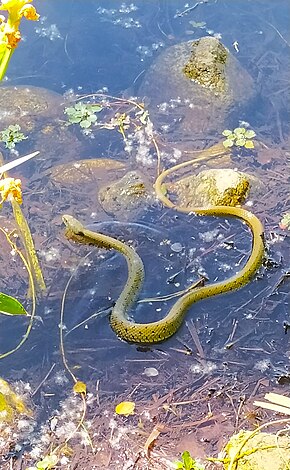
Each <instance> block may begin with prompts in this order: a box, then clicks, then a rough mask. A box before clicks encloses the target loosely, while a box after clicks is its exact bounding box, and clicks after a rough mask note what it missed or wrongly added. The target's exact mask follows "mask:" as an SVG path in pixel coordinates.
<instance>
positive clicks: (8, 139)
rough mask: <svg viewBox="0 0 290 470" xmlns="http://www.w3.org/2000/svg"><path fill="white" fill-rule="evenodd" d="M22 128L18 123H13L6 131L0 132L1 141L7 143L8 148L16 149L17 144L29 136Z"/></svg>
mask: <svg viewBox="0 0 290 470" xmlns="http://www.w3.org/2000/svg"><path fill="white" fill-rule="evenodd" d="M20 130H21V127H20V126H19V125H18V124H15V125H12V124H11V125H10V126H8V127H7V128H6V129H4V131H2V132H0V141H1V142H4V143H5V147H6V148H7V149H10V150H11V149H14V147H15V145H16V144H18V143H19V142H22V140H25V139H27V138H28V137H26V136H25V135H24V134H23V133H22V132H20Z"/></svg>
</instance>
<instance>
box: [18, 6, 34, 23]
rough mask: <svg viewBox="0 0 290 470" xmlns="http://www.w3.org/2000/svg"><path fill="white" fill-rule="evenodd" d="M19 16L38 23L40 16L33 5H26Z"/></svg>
mask: <svg viewBox="0 0 290 470" xmlns="http://www.w3.org/2000/svg"><path fill="white" fill-rule="evenodd" d="M19 14H20V15H21V16H24V17H25V18H26V19H27V20H32V21H37V20H38V19H39V14H38V13H37V11H36V9H35V7H34V6H33V5H24V6H23V7H22V8H21V10H20V12H19Z"/></svg>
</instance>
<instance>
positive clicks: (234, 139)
mask: <svg viewBox="0 0 290 470" xmlns="http://www.w3.org/2000/svg"><path fill="white" fill-rule="evenodd" d="M222 135H224V136H225V137H226V140H224V141H223V145H224V147H226V148H227V147H232V146H233V145H236V146H237V147H245V148H246V149H252V148H254V142H253V141H252V140H249V139H252V138H253V137H255V136H256V133H255V132H254V131H253V130H251V129H248V130H247V129H246V128H245V127H236V128H235V129H234V130H233V131H230V130H229V129H225V130H224V131H223V132H222Z"/></svg>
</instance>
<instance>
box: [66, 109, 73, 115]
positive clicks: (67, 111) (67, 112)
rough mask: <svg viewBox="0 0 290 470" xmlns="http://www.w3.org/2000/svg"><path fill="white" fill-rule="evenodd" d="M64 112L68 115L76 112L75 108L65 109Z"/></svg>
mask: <svg viewBox="0 0 290 470" xmlns="http://www.w3.org/2000/svg"><path fill="white" fill-rule="evenodd" d="M64 112H65V114H68V115H70V114H75V112H76V110H75V108H65V110H64Z"/></svg>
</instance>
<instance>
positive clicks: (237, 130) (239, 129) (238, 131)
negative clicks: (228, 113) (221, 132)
mask: <svg viewBox="0 0 290 470" xmlns="http://www.w3.org/2000/svg"><path fill="white" fill-rule="evenodd" d="M245 132H246V129H245V128H244V127H236V128H235V129H234V133H235V134H236V135H240V134H242V135H243V136H244V135H245Z"/></svg>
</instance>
